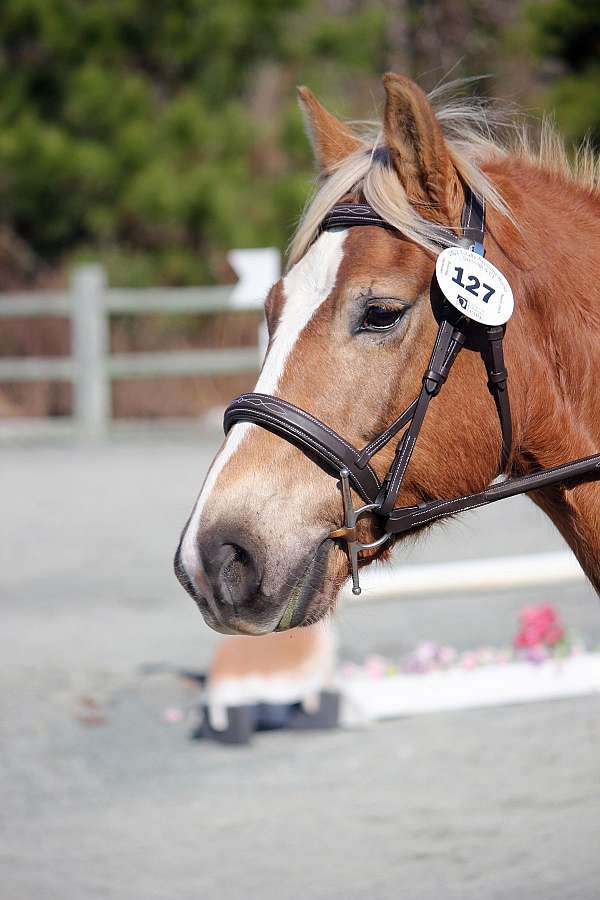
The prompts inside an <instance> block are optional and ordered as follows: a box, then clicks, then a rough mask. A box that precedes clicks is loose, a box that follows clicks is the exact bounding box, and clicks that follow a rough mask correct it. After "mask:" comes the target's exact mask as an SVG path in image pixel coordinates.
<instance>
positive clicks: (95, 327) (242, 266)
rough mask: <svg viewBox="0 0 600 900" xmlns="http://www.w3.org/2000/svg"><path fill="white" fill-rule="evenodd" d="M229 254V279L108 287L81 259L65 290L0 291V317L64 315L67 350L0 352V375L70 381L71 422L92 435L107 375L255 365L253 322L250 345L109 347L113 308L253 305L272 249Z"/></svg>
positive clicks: (99, 430) (223, 370)
mask: <svg viewBox="0 0 600 900" xmlns="http://www.w3.org/2000/svg"><path fill="white" fill-rule="evenodd" d="M230 261H231V262H232V264H233V265H234V267H235V268H236V271H238V272H239V273H240V274H241V278H240V281H239V282H238V283H237V284H236V285H234V286H232V287H199V288H170V289H169V288H167V289H164V290H163V289H159V288H150V289H143V290H142V289H139V290H134V289H132V290H123V289H120V288H109V287H108V286H107V281H106V275H105V272H104V270H103V269H102V267H101V266H99V265H87V266H81V267H80V268H79V269H77V270H76V271H75V272H74V274H73V276H72V278H71V283H70V289H69V290H68V291H65V292H53V291H44V292H38V293H27V294H4V295H0V319H3V318H14V317H23V316H25V317H32V318H33V317H39V316H66V317H68V318H69V319H70V322H71V356H69V357H58V358H43V357H14V358H10V357H9V358H7V357H0V383H1V382H31V381H69V382H71V383H72V384H73V388H74V395H73V418H74V420H75V423H76V425H77V428H78V430H79V431H80V432H81V433H82V434H84V435H86V436H88V437H100V436H102V435H103V434H105V433H106V431H107V429H108V427H109V425H110V421H111V418H112V400H111V393H112V392H111V383H112V381H113V380H115V379H118V378H168V377H181V376H198V375H224V374H237V373H240V372H256V371H257V370H258V368H259V366H260V359H261V353H262V349H263V348H262V340H261V329H260V328H259V333H258V335H257V343H256V346H253V347H241V348H232V349H227V350H214V349H207V350H198V351H188V350H184V351H172V352H168V353H161V352H153V353H111V352H110V316H111V315H114V314H126V315H137V314H148V313H157V312H169V313H179V314H181V313H193V314H198V313H201V314H212V313H219V312H228V311H245V310H250V309H259V308H260V306H261V304H262V301H263V300H264V296H265V293H266V290H267V289H268V287H269V286H270V285H271V284H272V283H273V282H274V281H276V280H277V278H278V277H279V267H280V260H279V253H278V251H277V250H274V249H273V248H266V249H261V250H251V251H239V250H237V251H233V252H232V253H231V254H230Z"/></svg>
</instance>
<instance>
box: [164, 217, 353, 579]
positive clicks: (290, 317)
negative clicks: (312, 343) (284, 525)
mask: <svg viewBox="0 0 600 900" xmlns="http://www.w3.org/2000/svg"><path fill="white" fill-rule="evenodd" d="M345 238H346V230H343V231H325V232H324V233H323V234H322V235H321V236H320V237H319V238H318V240H316V241H315V243H314V244H313V245H312V247H311V248H310V250H309V251H308V253H307V254H306V255H305V256H304V257H303V258H302V259H301V260H300V262H298V263H296V265H295V266H294V268H293V269H292V270H291V271H290V272H289V273H288V274H287V275H286V276H285V278H284V279H283V307H282V310H281V314H280V317H279V323H278V325H277V331H276V332H275V337H274V338H273V341H272V343H271V349H270V350H269V354H268V356H267V358H266V359H265V362H264V365H263V368H262V371H261V373H260V377H259V379H258V382H257V384H256V387H255V388H254V390H255V391H257V392H259V393H261V394H274V393H275V392H276V391H277V387H278V385H279V382H280V381H281V377H282V375H283V373H284V371H285V364H286V362H287V360H288V357H289V356H290V354H291V352H292V350H293V349H294V346H295V345H296V342H297V340H298V338H299V337H300V335H301V334H302V332H303V330H304V328H305V327H306V325H307V324H308V323H309V322H310V320H311V319H312V317H313V316H314V314H315V313H316V311H317V310H318V308H319V307H320V306H321V304H322V303H323V301H324V300H326V299H327V297H328V296H329V294H330V293H331V291H332V290H333V287H334V285H335V280H336V278H337V273H338V269H339V267H340V263H341V261H342V257H343V255H344V254H343V246H344V240H345ZM256 427H257V426H256V425H253V424H252V423H250V422H239V423H238V424H237V425H235V426H234V427H233V428H232V429H231V431H230V432H229V435H228V437H227V440H226V441H225V444H224V445H223V449H222V450H221V452H220V453H219V455H218V456H217V457H216V458H215V460H214V462H213V464H212V466H211V469H210V471H209V473H208V475H207V477H206V481H205V482H204V487H203V488H202V491H201V493H200V496H199V497H198V500H197V501H196V506H195V507H194V511H193V513H192V517H191V519H190V521H189V524H188V527H187V529H186V532H185V536H184V539H183V544H182V548H181V550H182V562H183V564H184V566H185V568H186V570H187V572H188V574H191V573H192V572H193V570H194V568H195V567H196V566H197V564H198V557H197V552H196V535H197V533H198V525H199V523H200V517H201V515H202V510H203V509H204V506H205V504H206V501H207V500H208V498H209V496H210V494H211V492H212V489H213V487H214V486H215V483H216V481H217V478H218V477H219V475H220V474H221V472H222V471H223V469H224V467H225V465H226V464H227V463H228V462H229V460H230V459H231V457H232V456H233V454H234V453H235V452H236V450H238V449H239V447H240V446H241V444H242V441H243V440H244V438H245V436H246V435H247V434H248V432H249V431H250V429H251V428H256Z"/></svg>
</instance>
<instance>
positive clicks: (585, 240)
mask: <svg viewBox="0 0 600 900" xmlns="http://www.w3.org/2000/svg"><path fill="white" fill-rule="evenodd" d="M383 83H384V88H385V95H386V97H385V112H384V116H383V126H382V128H381V129H380V131H379V133H378V134H377V136H376V137H375V138H372V139H365V137H364V136H361V135H360V134H357V133H355V132H354V130H352V129H351V128H350V127H349V126H347V125H346V124H343V123H341V122H340V121H338V120H337V119H336V118H334V117H333V116H332V115H331V114H330V113H328V112H327V111H326V110H325V109H324V108H323V107H322V106H321V105H320V104H319V102H318V101H317V100H316V98H315V97H314V96H313V94H312V93H311V92H310V91H309V90H307V89H306V88H300V90H299V94H300V103H301V106H302V109H303V111H304V114H305V118H306V122H307V127H308V132H309V135H310V137H311V140H312V145H313V148H314V152H315V156H316V160H317V163H318V167H319V171H320V179H319V186H318V188H317V191H316V194H315V196H314V199H313V200H312V202H311V204H310V205H309V206H308V209H307V210H306V212H305V214H304V216H303V218H302V221H301V223H300V226H299V228H298V230H297V233H296V235H295V237H294V239H293V242H292V245H291V251H290V258H289V266H288V270H287V274H286V275H285V276H284V277H283V278H282V279H281V280H280V281H279V282H278V283H277V284H276V285H274V287H273V288H272V290H271V291H270V293H269V296H268V297H267V300H266V304H265V309H266V316H267V322H268V328H269V335H270V341H269V346H268V351H267V355H266V358H265V361H264V364H263V367H262V371H261V373H260V377H259V380H258V383H257V385H256V389H255V393H252V394H248V395H245V397H244V396H242V398H239V399H238V400H237V401H234V403H233V404H232V405H231V407H230V408H229V410H228V411H227V413H226V427H227V429H228V436H227V438H226V440H225V443H224V445H223V447H222V449H221V451H220V452H219V454H218V455H217V457H216V459H215V461H214V462H213V465H212V468H211V469H210V471H209V474H208V476H207V478H206V481H205V483H204V486H203V488H202V491H201V493H200V496H199V498H198V500H197V501H196V505H195V507H194V509H193V511H192V514H191V516H190V518H189V520H188V522H187V524H186V526H185V528H184V531H183V535H182V539H181V543H180V545H179V549H178V552H177V556H176V564H175V568H176V572H177V575H178V577H179V579H180V581H181V582H182V583H183V585H184V586H185V588H186V589H187V590H188V591H189V593H190V594H191V595H192V597H193V598H194V599H195V601H196V603H197V604H198V606H199V608H200V610H201V611H202V614H203V616H204V618H205V620H206V621H207V622H208V624H209V625H211V626H212V627H213V628H215V629H216V630H218V631H221V632H224V633H241V634H248V635H252V634H253V635H256V634H264V633H267V632H270V631H272V630H275V629H279V630H284V629H286V628H289V627H295V626H300V625H308V624H311V623H314V622H316V621H318V620H319V619H321V618H322V617H323V616H324V615H325V614H327V613H328V612H330V611H331V610H332V609H333V607H334V604H335V600H336V597H337V595H338V593H339V590H340V587H341V585H342V584H343V582H344V581H345V580H346V579H347V578H348V575H349V556H350V562H351V563H352V565H353V568H354V570H355V571H354V576H355V586H356V584H357V576H358V573H357V565H356V564H357V562H358V559H360V562H361V564H362V565H365V564H368V563H370V562H371V561H372V560H373V559H375V558H381V557H383V556H385V555H386V554H388V553H389V551H390V547H391V546H392V545H393V543H394V541H395V540H397V539H398V538H399V537H401V536H402V535H403V534H405V533H407V532H408V531H415V530H416V529H419V528H422V527H424V526H425V525H426V524H428V523H429V522H430V521H434V520H436V519H439V518H441V517H443V516H446V515H449V514H452V513H454V512H456V511H460V510H462V509H468V508H471V507H474V506H478V505H482V504H483V503H487V502H490V501H491V500H493V499H499V498H501V497H503V496H510V495H511V494H514V493H520V492H524V491H527V492H528V493H529V494H530V496H531V498H532V499H533V500H534V502H535V503H537V504H538V505H539V506H540V507H541V508H542V509H543V510H544V512H546V513H547V514H548V516H550V518H551V519H552V521H553V522H554V523H555V525H556V527H557V528H558V529H559V531H560V532H561V533H562V535H563V536H564V537H565V539H566V540H567V541H568V543H569V544H570V546H571V547H572V549H573V551H574V552H575V554H576V556H577V558H578V560H579V561H580V563H581V565H582V567H583V568H584V570H585V572H586V573H587V575H588V577H589V578H590V580H591V581H592V582H593V584H594V586H595V587H596V588H597V589H598V588H600V514H599V510H600V487H599V486H598V484H597V483H596V482H595V481H593V479H594V478H595V477H596V475H597V474H598V467H599V466H600V458H598V459H595V458H592V459H584V460H580V459H577V458H579V457H589V456H590V454H593V453H595V452H596V451H597V449H598V444H599V438H600V392H598V390H597V387H596V386H597V377H598V375H597V373H598V372H600V341H599V336H600V289H599V288H598V284H599V283H600V194H599V193H598V192H597V191H596V188H595V184H596V175H597V173H596V170H595V168H594V160H593V157H592V156H591V155H590V154H589V153H587V152H583V154H581V155H580V156H579V157H578V158H577V159H575V161H574V162H573V163H572V164H570V163H569V162H568V161H567V156H566V153H565V150H564V148H563V146H562V144H561V143H560V141H559V139H558V138H557V137H556V136H555V135H554V134H553V132H551V131H546V132H545V137H544V136H543V138H542V141H541V142H540V146H539V148H538V150H537V151H536V152H535V153H534V151H533V150H532V149H531V148H529V147H528V145H527V142H526V141H524V140H520V141H519V140H517V141H512V144H514V146H512V148H511V146H509V144H508V143H502V142H501V141H500V140H499V139H493V138H492V137H490V133H491V132H490V128H489V127H488V126H489V123H488V122H486V118H485V112H484V111H481V109H479V111H478V108H477V107H474V106H472V105H471V106H469V105H466V106H465V107H463V108H462V109H461V108H459V107H457V105H456V104H455V105H454V106H453V107H452V106H446V107H444V108H440V109H438V110H437V111H434V107H433V106H432V101H431V100H430V99H428V98H427V97H426V96H425V94H424V93H423V92H422V91H421V90H420V88H419V87H418V86H417V85H416V84H414V83H413V82H412V81H411V80H409V79H407V78H404V77H401V76H398V75H394V74H389V75H386V76H385V77H384V79H383ZM478 120H479V121H478ZM465 212H466V213H467V216H466V217H465ZM473 213H474V216H472V215H471V214H473ZM472 218H474V219H475V220H476V221H475V227H473V225H472V222H471V219H472ZM484 222H485V225H484ZM381 226H383V227H381ZM456 243H458V244H459V245H462V246H468V248H469V250H470V251H473V252H471V253H470V255H469V254H467V255H468V256H469V258H473V257H474V255H475V253H479V254H483V253H484V254H485V260H484V262H485V264H486V265H488V263H489V269H490V271H492V272H495V273H496V274H495V276H493V277H496V278H498V279H502V276H504V277H505V279H506V280H507V282H508V283H509V284H510V286H511V287H512V293H513V295H514V298H515V309H514V315H513V317H512V319H511V320H510V322H509V323H508V325H507V326H506V337H505V340H504V345H505V350H504V352H505V358H506V368H507V369H508V370H509V371H510V382H509V384H510V396H511V408H509V407H508V401H507V397H508V394H507V392H506V369H505V368H504V362H503V359H502V352H501V347H502V340H501V339H502V337H503V336H504V331H505V327H504V321H505V318H506V317H504V318H503V319H501V320H500V321H499V323H496V324H499V325H500V327H499V328H498V327H496V328H489V329H484V331H485V334H486V340H487V339H488V338H489V341H490V344H489V347H488V345H487V344H486V347H487V348H488V349H487V350H486V348H485V347H479V348H478V347H477V342H476V341H475V342H474V340H473V338H472V335H471V336H470V335H469V331H468V328H464V327H462V326H461V321H462V322H463V323H464V322H465V321H466V319H464V318H462V319H461V317H460V315H458V314H457V315H458V318H457V317H456V316H455V318H454V320H452V317H451V316H449V315H447V314H446V313H444V315H443V316H441V317H440V315H439V309H438V312H436V309H435V303H434V297H433V295H434V293H435V291H434V286H435V283H436V281H435V278H434V277H433V276H434V270H435V268H436V260H437V261H438V262H439V260H441V258H442V256H441V254H442V251H444V252H446V253H447V252H448V251H447V250H445V248H447V247H449V246H452V245H453V244H456ZM460 252H463V253H464V252H466V251H462V250H461V251H460ZM480 259H481V257H480ZM482 264H483V263H482ZM461 265H462V264H461ZM498 270H499V272H498ZM454 271H455V276H454V278H453V279H452V280H453V281H455V282H457V283H458V284H459V285H461V288H460V289H461V290H462V291H464V297H462V296H459V300H460V303H461V305H463V306H465V307H466V306H467V300H468V298H469V297H470V295H468V294H467V293H466V292H467V291H469V290H471V286H472V284H474V283H475V282H477V283H479V279H478V278H477V277H475V276H472V275H471V276H468V277H467V275H466V274H465V273H464V272H463V269H462V268H461V269H455V270H454ZM465 271H466V270H465ZM499 273H502V274H501V275H500V274H499ZM474 277H475V282H473V281H472V280H471V281H470V280H469V279H472V278H474ZM463 278H464V279H465V280H466V283H464V282H463V281H462V279H463ZM503 283H504V282H503ZM490 284H491V285H492V286H491V287H490V286H489V285H485V284H484V286H483V287H484V288H485V289H486V292H487V293H486V295H485V296H490V291H491V292H492V293H493V290H494V287H493V285H496V286H497V285H498V284H499V282H498V281H493V282H490ZM470 285H471V286H470ZM488 288H489V290H488ZM438 293H439V292H438ZM485 296H484V297H483V299H484V300H485ZM480 300H481V297H480ZM443 302H444V300H443V298H442V303H443ZM469 302H470V300H469ZM490 305H491V304H490ZM511 305H512V301H511ZM438 306H439V304H438ZM446 306H447V304H446ZM480 307H481V303H480ZM481 308H483V307H481ZM447 319H448V320H449V321H446V320H447ZM490 324H493V323H490V321H488V322H487V325H490ZM480 331H481V329H480ZM481 333H483V332H481ZM494 341H495V344H494ZM462 346H464V348H465V349H464V352H462V353H458V350H460V349H461V347H462ZM490 347H491V348H492V349H491V350H490V349H489V348H490ZM432 348H434V349H433V353H432ZM473 349H478V350H479V351H480V352H468V351H469V350H473ZM488 351H489V352H488ZM497 351H499V352H497ZM482 358H483V359H484V362H485V363H486V366H487V370H488V373H487V374H488V379H487V385H486V377H485V370H484V367H483V365H482ZM451 365H452V371H451V372H450V371H449V370H450V366H451ZM423 373H425V375H424V374H423ZM448 375H449V377H448V380H447V382H446V384H445V386H444V389H443V391H440V392H439V397H438V396H436V395H437V394H438V391H439V388H440V386H441V384H442V383H443V382H444V381H445V379H446V377H447V376H448ZM490 392H491V393H492V396H490ZM503 392H504V393H503ZM415 397H417V398H418V400H417V401H416V402H413V401H414V398H415ZM432 398H435V399H434V401H433V402H431V403H429V400H431V399H432ZM494 401H496V402H494ZM403 410H406V413H405V414H404V415H402V411H403ZM425 411H427V415H426V416H425V415H424V413H425ZM498 415H499V417H500V424H501V426H502V428H500V427H499V422H498ZM417 420H418V421H417ZM415 421H417V424H416V425H415ZM511 424H512V433H511ZM401 426H407V428H406V430H405V431H404V435H403V436H402V437H401V438H396V437H395V435H396V434H399V433H400V431H401ZM417 436H418V441H417V440H416V437H417ZM360 448H363V449H362V450H361V449H360ZM574 459H575V460H576V462H575V463H572V460H574ZM315 463H317V464H316V465H315ZM409 463H410V464H409ZM548 467H550V471H548ZM556 467H562V468H558V469H557V468H556ZM578 467H579V468H578ZM540 473H542V474H540ZM569 473H570V476H571V480H570V481H569V480H568V479H567V477H566V475H567V474H569ZM582 474H583V475H584V480H585V481H586V482H587V483H582V478H579V479H577V478H575V476H577V475H582ZM332 475H333V476H334V477H333V478H332V477H331V476H332ZM386 475H387V478H386ZM499 476H500V479H499ZM501 479H504V485H503V484H502V480H501ZM507 479H508V480H507ZM590 479H592V480H591V481H590ZM340 487H341V488H342V490H341V491H340V489H339V488H340ZM536 488H537V490H536ZM494 492H495V493H494ZM453 498H461V499H460V500H456V499H453ZM342 501H343V503H342ZM361 503H362V504H365V505H364V506H363V507H362V508H361V510H359V512H358V514H355V507H358V506H360V505H361ZM383 514H385V515H383ZM349 551H350V552H349Z"/></svg>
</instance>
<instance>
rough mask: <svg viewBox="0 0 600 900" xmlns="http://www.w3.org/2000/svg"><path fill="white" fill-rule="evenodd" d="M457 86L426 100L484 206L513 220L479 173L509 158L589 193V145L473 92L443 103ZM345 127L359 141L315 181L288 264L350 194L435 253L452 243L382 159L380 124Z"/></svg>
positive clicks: (592, 160)
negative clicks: (574, 144) (534, 124)
mask: <svg viewBox="0 0 600 900" xmlns="http://www.w3.org/2000/svg"><path fill="white" fill-rule="evenodd" d="M456 86H457V83H452V84H449V85H444V86H442V88H438V89H436V90H434V91H432V92H431V93H430V94H429V95H428V96H429V100H430V102H431V104H432V106H433V107H434V109H435V111H436V116H437V119H438V121H439V123H440V125H441V127H442V130H443V132H444V136H445V138H446V142H447V145H448V148H449V151H450V155H451V158H452V162H453V164H454V166H455V168H456V170H457V172H458V173H459V175H460V177H461V179H462V180H463V182H464V183H465V184H467V185H468V186H469V187H470V188H471V189H472V190H473V191H475V192H476V193H477V194H479V195H480V196H481V197H483V198H484V200H485V201H486V203H487V204H488V205H489V206H491V207H492V208H494V209H496V210H498V211H499V212H500V213H501V214H502V215H504V216H506V217H507V218H509V219H510V220H511V221H512V222H515V220H514V218H513V215H512V213H511V211H510V209H509V208H508V206H507V204H506V203H505V201H504V200H503V199H502V197H501V195H500V194H499V192H498V190H497V189H496V188H495V186H494V185H493V184H492V182H491V181H490V179H489V178H488V177H487V176H486V175H485V174H484V172H483V171H482V170H481V165H482V164H483V163H484V162H488V161H490V160H493V159H495V158H496V159H497V158H502V157H506V156H509V155H512V156H514V157H517V158H520V159H526V160H528V161H529V162H531V163H532V164H533V165H536V166H537V167H539V168H543V169H545V170H546V171H548V172H550V173H553V174H556V175H559V176H562V177H563V178H566V179H567V180H569V181H572V182H575V183H577V184H579V185H580V186H582V187H584V188H587V189H588V190H590V191H595V190H596V189H597V188H598V187H599V185H600V160H599V158H598V156H597V155H596V154H595V153H594V152H593V150H592V148H591V147H590V145H589V143H588V142H584V144H583V145H581V147H579V148H578V149H577V150H576V151H575V152H574V153H573V154H569V152H568V150H567V148H566V146H565V143H564V141H563V139H562V137H561V136H560V134H559V132H558V130H557V128H556V126H555V125H554V123H553V122H552V121H551V120H549V119H543V120H542V121H541V122H540V123H538V128H537V129H536V133H532V129H531V127H530V126H529V124H528V123H525V124H520V123H519V122H518V120H517V117H515V116H507V115H506V114H505V113H502V112H500V113H499V112H498V111H497V110H496V109H495V108H494V107H493V106H492V105H491V104H490V103H489V101H485V100H482V99H480V98H476V97H470V98H467V99H461V100H454V101H451V102H443V101H444V98H445V97H446V96H447V95H448V92H449V91H452V90H455V89H456ZM460 86H462V85H460ZM348 124H349V125H350V126H351V127H352V128H353V130H354V132H355V134H356V135H357V137H359V139H360V140H361V146H360V148H359V149H358V150H357V151H356V152H354V153H353V154H351V155H350V156H348V157H347V158H346V159H344V160H343V161H342V162H341V163H340V164H339V165H338V167H337V168H336V169H335V170H334V171H333V172H332V174H331V175H330V176H329V177H328V178H327V179H326V181H325V182H324V183H322V184H320V185H318V186H317V188H316V190H315V191H314V193H313V196H312V197H311V199H310V200H309V202H308V205H307V207H306V209H305V211H304V214H303V216H302V218H301V220H300V223H299V225H298V228H297V230H296V233H295V234H294V236H293V238H292V241H291V243H290V247H289V253H288V267H291V266H293V265H294V264H295V263H296V262H297V261H298V260H299V259H300V258H301V257H302V256H303V255H304V253H305V252H306V250H307V249H308V247H309V246H310V244H311V243H312V242H313V241H314V240H315V238H316V236H317V235H318V232H319V226H320V223H321V222H322V220H323V218H324V217H325V215H326V214H327V213H328V212H329V210H330V209H331V208H332V207H333V206H335V204H336V203H339V202H340V201H342V200H343V199H344V198H345V197H347V196H348V195H349V194H350V195H353V196H356V197H360V198H364V201H365V202H366V203H368V204H370V206H372V207H373V209H375V210H376V211H377V212H378V213H379V215H380V216H382V217H383V218H384V219H385V220H386V221H387V222H389V223H390V225H392V226H394V228H397V229H398V231H400V232H402V234H404V235H405V236H406V237H408V238H410V239H411V240H413V241H415V243H417V244H419V245H420V246H422V247H424V248H426V249H427V250H429V251H431V252H432V253H434V254H436V255H437V254H438V253H439V252H440V249H441V248H443V246H445V245H447V244H448V243H449V241H448V239H447V237H445V236H444V233H443V231H442V230H441V229H440V228H439V227H438V226H436V225H435V223H433V222H430V221H428V220H427V219H425V218H423V217H422V216H421V215H419V213H418V212H417V211H416V210H415V209H414V208H413V206H412V205H411V203H410V201H409V198H408V197H407V195H406V192H405V191H404V188H403V187H402V185H401V183H400V181H399V179H398V178H397V176H396V174H395V172H394V170H393V168H392V166H390V164H389V162H388V160H387V157H386V153H385V148H384V146H383V135H382V131H381V126H380V125H379V124H376V123H348ZM378 151H379V152H378ZM515 224H517V223H515Z"/></svg>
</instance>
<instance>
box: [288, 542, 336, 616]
mask: <svg viewBox="0 0 600 900" xmlns="http://www.w3.org/2000/svg"><path fill="white" fill-rule="evenodd" d="M334 550H335V547H334V544H333V542H332V541H330V540H329V539H327V540H324V541H322V543H321V544H319V546H318V548H317V550H316V552H315V553H314V554H313V556H312V557H311V559H310V561H309V563H308V565H306V564H304V566H303V568H302V570H301V572H300V573H299V574H297V575H296V577H295V580H294V586H293V588H292V590H291V591H290V593H289V595H288V597H287V598H286V600H285V606H284V608H283V611H282V615H281V618H280V619H279V622H278V623H277V629H276V630H277V631H287V630H288V629H289V628H305V627H307V626H309V625H314V624H315V623H316V622H319V621H320V620H321V619H323V618H324V617H325V616H326V615H327V614H328V613H330V612H331V611H332V609H333V606H334V605H335V600H336V598H337V594H338V590H339V580H336V579H335V578H332V573H331V568H332V557H333V555H334V553H333V551H334Z"/></svg>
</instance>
